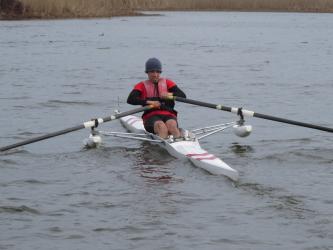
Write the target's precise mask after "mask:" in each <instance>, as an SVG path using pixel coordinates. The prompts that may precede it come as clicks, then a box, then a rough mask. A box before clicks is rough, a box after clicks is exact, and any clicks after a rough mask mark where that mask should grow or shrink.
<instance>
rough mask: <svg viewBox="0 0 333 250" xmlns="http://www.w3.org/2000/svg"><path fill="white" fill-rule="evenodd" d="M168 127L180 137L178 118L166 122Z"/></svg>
mask: <svg viewBox="0 0 333 250" xmlns="http://www.w3.org/2000/svg"><path fill="white" fill-rule="evenodd" d="M165 124H166V126H167V129H168V131H169V132H170V134H172V135H173V136H174V137H176V138H178V137H180V131H179V129H178V124H177V121H176V120H173V119H170V120H168V121H167V122H166V123H165Z"/></svg>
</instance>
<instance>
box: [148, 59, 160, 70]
mask: <svg viewBox="0 0 333 250" xmlns="http://www.w3.org/2000/svg"><path fill="white" fill-rule="evenodd" d="M153 70H156V71H160V72H162V63H161V62H160V60H158V59H157V58H155V57H153V58H149V59H148V60H147V62H146V73H148V72H151V71H153Z"/></svg>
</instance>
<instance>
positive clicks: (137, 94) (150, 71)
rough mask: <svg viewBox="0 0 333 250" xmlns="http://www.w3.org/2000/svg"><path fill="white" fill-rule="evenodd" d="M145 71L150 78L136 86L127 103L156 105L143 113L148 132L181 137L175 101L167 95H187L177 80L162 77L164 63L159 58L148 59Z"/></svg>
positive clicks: (162, 135) (165, 136)
mask: <svg viewBox="0 0 333 250" xmlns="http://www.w3.org/2000/svg"><path fill="white" fill-rule="evenodd" d="M145 72H146V73H147V75H148V79H147V80H145V81H141V82H139V83H137V84H136V85H135V86H134V89H133V90H132V92H131V93H130V94H129V96H128V99H127V103H129V104H132V105H142V106H146V105H152V106H153V107H154V108H153V109H150V110H148V111H145V112H144V113H143V115H142V119H143V124H144V127H145V129H146V130H147V131H148V132H150V133H154V134H157V135H158V136H160V137H161V138H164V139H166V138H168V135H172V136H173V137H174V138H180V137H181V133H180V131H179V128H178V122H177V111H176V110H174V106H175V102H174V101H173V100H166V99H165V98H166V97H167V96H179V97H184V98H186V95H185V94H184V92H183V91H182V90H181V89H180V88H178V87H177V85H176V83H175V82H173V81H172V80H170V79H167V78H163V77H161V73H162V63H161V62H160V60H158V59H157V58H150V59H148V60H147V62H146V68H145Z"/></svg>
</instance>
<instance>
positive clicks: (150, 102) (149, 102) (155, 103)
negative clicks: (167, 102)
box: [146, 101, 161, 109]
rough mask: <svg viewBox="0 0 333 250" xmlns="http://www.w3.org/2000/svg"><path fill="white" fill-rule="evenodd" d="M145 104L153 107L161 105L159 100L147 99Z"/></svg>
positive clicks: (157, 107)
mask: <svg viewBox="0 0 333 250" xmlns="http://www.w3.org/2000/svg"><path fill="white" fill-rule="evenodd" d="M146 104H147V105H151V106H153V108H156V109H159V108H160V107H161V103H160V102H159V101H147V102H146Z"/></svg>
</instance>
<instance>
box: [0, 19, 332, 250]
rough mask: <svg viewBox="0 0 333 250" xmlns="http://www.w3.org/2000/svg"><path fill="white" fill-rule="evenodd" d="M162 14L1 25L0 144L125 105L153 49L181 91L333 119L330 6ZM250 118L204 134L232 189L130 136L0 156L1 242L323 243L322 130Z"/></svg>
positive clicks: (185, 109)
mask: <svg viewBox="0 0 333 250" xmlns="http://www.w3.org/2000/svg"><path fill="white" fill-rule="evenodd" d="M162 14H163V15H161V16H144V17H121V18H113V19H89V20H48V21H11V22H7V21H1V22H0V56H1V60H0V83H1V84H0V107H1V108H0V123H1V132H0V146H4V145H7V144H11V143H15V142H18V141H20V140H24V139H27V138H31V137H35V136H38V135H41V134H45V133H49V132H53V131H57V130H60V129H64V128H68V127H72V126H74V125H79V124H81V122H83V121H87V120H89V119H90V118H94V117H105V116H106V115H109V114H112V112H113V110H114V109H116V108H117V109H120V110H128V109H131V108H132V106H129V105H127V104H126V98H127V95H128V93H129V91H130V90H131V88H132V87H133V85H134V84H135V83H137V82H139V81H140V80H142V79H144V78H145V74H144V72H143V71H144V62H145V61H146V59H147V58H149V57H152V56H155V57H158V58H160V59H161V61H162V62H163V66H164V72H163V74H164V75H165V76H168V77H170V78H172V79H173V80H174V81H175V82H177V83H178V85H179V87H180V88H182V89H183V90H184V91H185V92H186V93H187V96H188V97H190V98H193V99H199V100H203V101H207V102H212V103H222V104H225V105H227V106H236V107H245V108H247V109H250V110H254V111H257V112H260V113H264V114H271V115H276V116H282V117H286V118H290V119H294V120H300V121H304V122H310V123H316V124H320V125H323V126H328V127H333V116H332V112H331V107H332V96H333V66H332V58H333V43H332V41H333V29H332V23H333V15H331V14H295V13H288V14H286V13H233V12H193V13H191V12H189V13H184V12H176V13H169V12H166V13H162ZM177 110H178V111H179V113H180V116H179V120H180V123H181V125H182V126H183V127H187V128H196V127H202V126H205V125H211V124H215V123H220V122H223V121H226V122H227V121H233V120H235V119H237V117H235V116H234V115H232V114H230V113H224V112H221V111H215V110H208V109H205V108H201V107H195V106H191V105H187V104H182V103H178V104H177ZM247 122H248V123H249V124H252V125H253V126H254V131H253V133H252V135H251V136H250V137H247V138H238V137H236V136H235V135H233V134H232V133H231V131H226V132H224V133H223V134H219V135H215V136H213V137H209V138H207V139H206V140H204V141H202V146H203V147H204V148H205V149H207V150H208V151H209V152H211V153H214V154H215V155H217V156H219V157H221V158H222V159H223V160H224V161H225V162H226V163H228V164H229V165H230V166H232V167H233V168H235V169H237V170H238V171H239V173H240V180H239V182H237V183H233V182H231V181H230V180H228V179H227V178H225V177H222V176H212V175H210V174H208V173H207V172H205V171H203V170H200V169H198V168H195V167H193V165H191V164H190V163H189V162H186V161H180V160H177V159H174V158H173V157H171V156H169V155H168V154H167V153H166V152H165V151H163V150H162V149H159V148H156V147H154V146H151V145H149V144H147V143H142V142H138V141H126V140H122V139H120V138H107V139H106V140H105V142H104V144H103V146H102V147H100V148H98V149H94V150H86V149H84V148H83V147H82V145H83V144H82V141H83V140H84V138H86V137H87V136H88V134H89V131H87V130H84V131H79V132H75V133H71V134H68V135H64V136H60V137H57V138H53V139H50V140H47V141H43V142H38V143H35V144H31V145H28V146H25V147H22V148H20V149H17V150H13V151H11V152H7V153H2V154H1V155H0V190H1V196H0V249H92V248H94V249H333V212H332V211H333V198H332V197H333V192H332V186H333V154H332V135H331V134H330V133H326V132H321V131H316V130H311V129H306V128H301V127H295V126H290V125H284V124H280V123H274V122H270V121H265V120H260V119H256V118H253V119H250V118H248V119H247ZM101 129H103V130H108V131H109V130H112V131H124V129H123V128H122V127H121V125H120V124H119V123H118V122H117V121H114V122H111V123H109V124H103V125H102V126H101Z"/></svg>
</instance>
